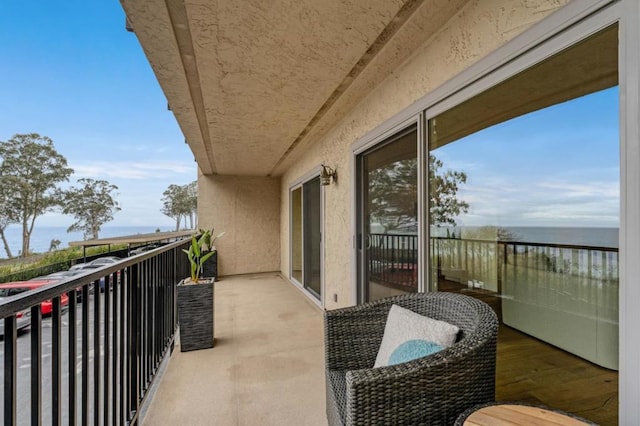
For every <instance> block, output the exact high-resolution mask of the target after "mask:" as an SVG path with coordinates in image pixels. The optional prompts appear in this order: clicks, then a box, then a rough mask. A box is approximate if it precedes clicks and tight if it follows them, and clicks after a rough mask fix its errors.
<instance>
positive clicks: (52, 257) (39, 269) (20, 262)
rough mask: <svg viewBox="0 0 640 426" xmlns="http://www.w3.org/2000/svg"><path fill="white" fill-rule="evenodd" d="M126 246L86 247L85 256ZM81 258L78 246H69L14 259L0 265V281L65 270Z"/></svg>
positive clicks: (22, 278)
mask: <svg viewBox="0 0 640 426" xmlns="http://www.w3.org/2000/svg"><path fill="white" fill-rule="evenodd" d="M126 248H127V245H126V244H118V245H113V244H112V245H111V250H110V249H109V247H108V246H96V247H88V248H87V251H86V254H87V256H94V255H97V254H102V253H109V252H113V251H118V250H124V249H126ZM82 258H83V253H82V249H81V248H80V247H70V248H67V249H62V250H55V251H51V252H47V253H46V254H42V255H37V256H33V260H28V259H15V260H13V261H12V263H9V264H4V265H3V266H1V267H0V282H7V281H18V280H30V279H31V278H35V277H38V276H41V275H45V274H50V273H52V272H58V271H64V270H67V269H68V268H69V267H70V266H71V265H72V264H73V263H77V261H78V260H80V259H82Z"/></svg>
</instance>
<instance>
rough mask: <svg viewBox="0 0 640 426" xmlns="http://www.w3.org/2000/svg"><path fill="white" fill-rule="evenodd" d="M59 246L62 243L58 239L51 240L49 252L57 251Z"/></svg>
mask: <svg viewBox="0 0 640 426" xmlns="http://www.w3.org/2000/svg"><path fill="white" fill-rule="evenodd" d="M60 244H62V241H60V240H59V239H57V238H54V239H52V240H51V242H50V243H49V251H54V250H58V249H59V248H60Z"/></svg>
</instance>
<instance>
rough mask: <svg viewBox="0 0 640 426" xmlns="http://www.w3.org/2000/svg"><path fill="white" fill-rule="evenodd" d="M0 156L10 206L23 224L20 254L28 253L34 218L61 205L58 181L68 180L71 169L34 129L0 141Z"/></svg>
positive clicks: (48, 142) (63, 158) (45, 138)
mask: <svg viewBox="0 0 640 426" xmlns="http://www.w3.org/2000/svg"><path fill="white" fill-rule="evenodd" d="M0 159H1V160H2V164H0V176H2V180H3V182H2V184H3V187H4V186H5V185H6V186H7V187H8V188H10V192H11V198H10V199H11V203H13V206H12V208H15V210H16V213H17V216H18V217H17V219H18V220H17V222H18V223H21V224H22V250H21V255H22V256H28V255H29V253H30V249H29V243H30V241H31V233H32V232H33V226H34V224H35V221H36V218H37V217H38V216H41V215H42V214H44V213H46V212H47V211H50V210H52V209H53V208H54V207H56V206H59V205H61V201H62V200H61V197H60V195H61V193H60V191H58V185H59V184H60V183H62V182H65V181H68V180H69V176H70V175H71V173H73V169H71V168H69V167H67V159H66V158H65V157H64V156H62V155H61V154H59V153H58V151H56V149H55V147H54V146H53V141H52V140H51V139H50V138H48V137H46V136H40V135H39V134H37V133H29V134H16V135H14V136H13V137H12V138H11V139H9V140H8V141H6V142H0Z"/></svg>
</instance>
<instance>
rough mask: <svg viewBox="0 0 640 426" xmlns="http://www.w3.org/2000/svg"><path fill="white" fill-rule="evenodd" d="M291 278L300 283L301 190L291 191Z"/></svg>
mask: <svg viewBox="0 0 640 426" xmlns="http://www.w3.org/2000/svg"><path fill="white" fill-rule="evenodd" d="M291 278H293V279H294V280H296V281H297V282H298V283H302V188H296V189H294V190H293V191H291Z"/></svg>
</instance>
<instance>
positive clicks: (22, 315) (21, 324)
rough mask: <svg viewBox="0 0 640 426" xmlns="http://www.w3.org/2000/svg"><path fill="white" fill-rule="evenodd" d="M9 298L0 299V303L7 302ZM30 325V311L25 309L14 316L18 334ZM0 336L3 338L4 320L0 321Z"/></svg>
mask: <svg viewBox="0 0 640 426" xmlns="http://www.w3.org/2000/svg"><path fill="white" fill-rule="evenodd" d="M9 299H11V297H0V302H4V301H5V300H9ZM30 325H31V311H29V309H25V310H23V311H20V312H18V313H17V314H16V328H17V329H18V333H19V332H20V331H23V330H24V329H25V328H27V327H29V326H30ZM0 335H2V336H4V320H0Z"/></svg>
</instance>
